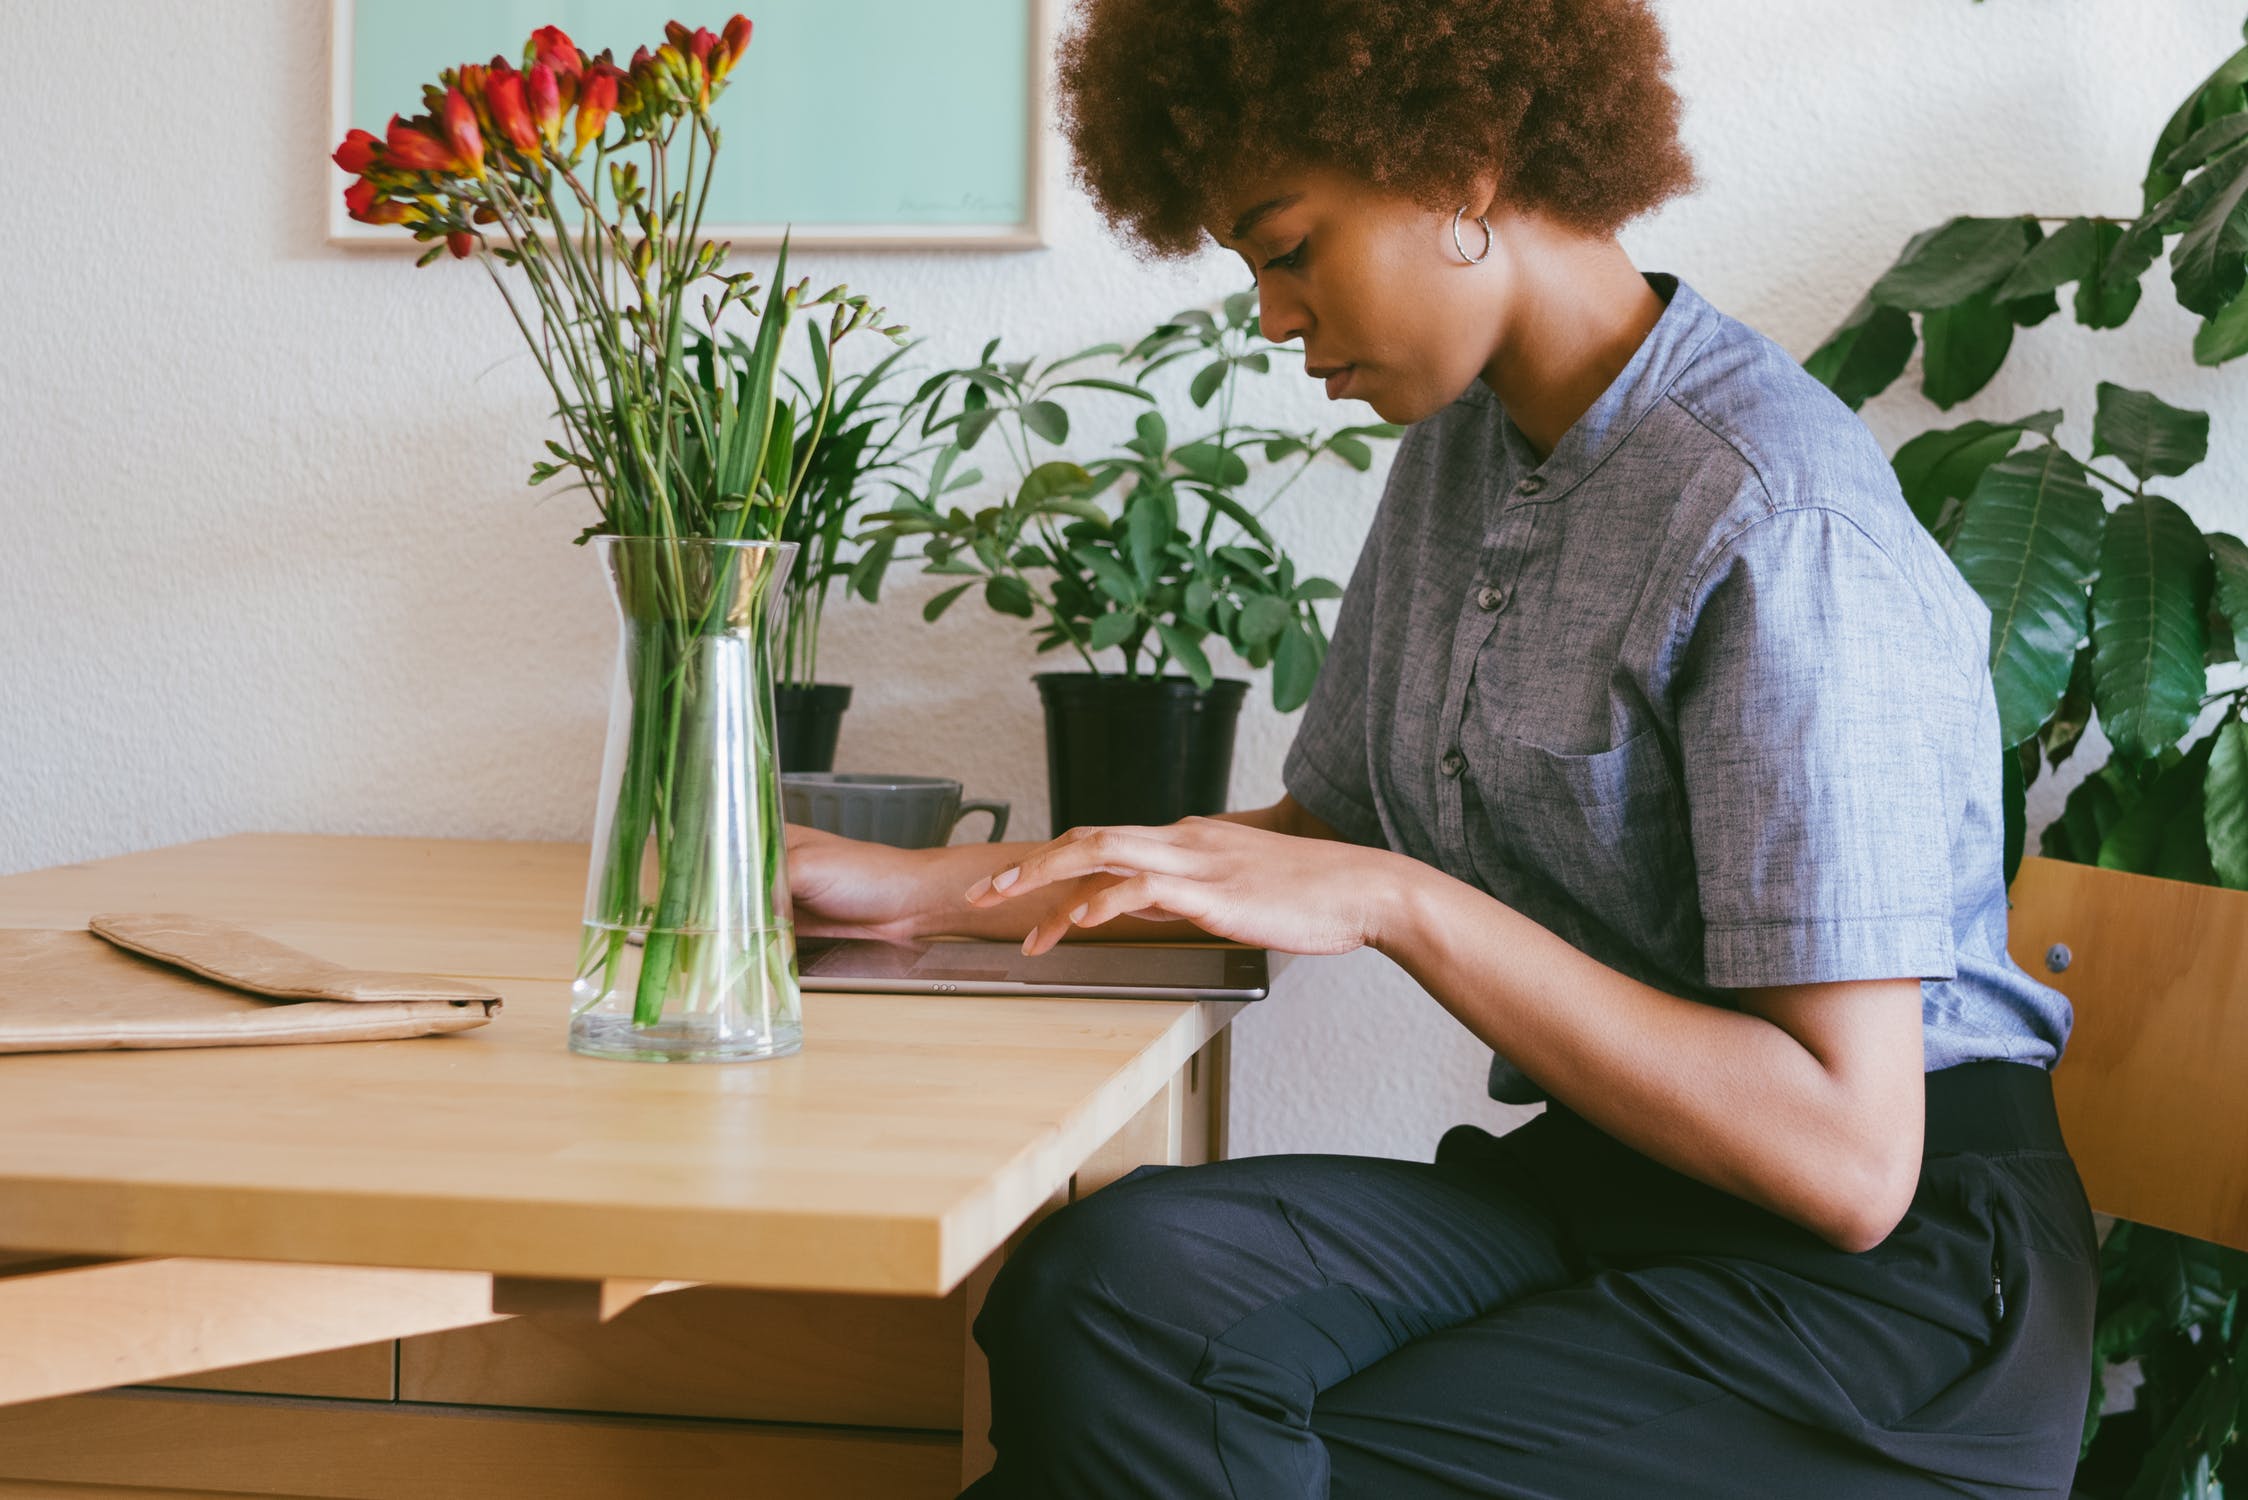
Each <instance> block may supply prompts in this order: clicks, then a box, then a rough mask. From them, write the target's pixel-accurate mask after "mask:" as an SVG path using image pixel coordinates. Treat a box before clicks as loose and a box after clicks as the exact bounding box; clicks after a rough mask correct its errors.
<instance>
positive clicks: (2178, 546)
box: [2092, 495, 2210, 757]
mask: <svg viewBox="0 0 2248 1500" xmlns="http://www.w3.org/2000/svg"><path fill="white" fill-rule="evenodd" d="M2209 589H2210V560H2209V547H2208V544H2207V543H2206V542H2204V541H2203V540H2202V537H2201V528H2199V527H2198V526H2195V525H2194V524H2193V520H2192V518H2191V517H2189V516H2188V515H2187V514H2186V513H2185V512H2184V511H2183V510H2180V509H2179V508H2178V506H2177V505H2176V504H2175V503H2174V502H2172V501H2169V500H2165V499H2163V498H2162V497H2161V496H2160V495H2148V496H2145V497H2143V498H2141V499H2136V500H2131V501H2128V502H2126V503H2125V504H2124V505H2122V506H2121V507H2120V508H2119V509H2117V511H2116V512H2115V514H2114V515H2112V516H2110V517H2109V518H2108V523H2107V532H2106V536H2105V537H2104V539H2103V540H2102V542H2101V545H2100V576H2099V578H2098V580H2097V581H2096V582H2095V583H2094V584H2093V585H2092V701H2093V703H2094V704H2095V705H2096V707H2097V709H2098V712H2099V716H2100V724H2101V727H2102V728H2104V729H2105V730H2106V731H2107V737H2108V741H2109V743H2110V744H2112V745H2114V746H2115V748H2116V750H2117V751H2118V752H2119V753H2121V754H2124V755H2133V756H2141V757H2143V756H2149V755H2153V754H2154V753H2156V752H2157V751H2159V750H2161V749H2162V748H2163V747H2164V746H2166V745H2171V744H2175V743H2176V742H2177V741H2178V739H2179V738H2180V737H2182V736H2183V735H2184V734H2185V732H2186V731H2187V730H2188V729H2190V728H2192V727H2193V721H2194V719H2195V717H2196V716H2197V715H2198V713H2199V712H2200V701H2201V693H2202V690H2203V688H2204V687H2206V686H2207V683H2208V673H2207V669H2206V668H2205V667H2204V665H2203V663H2202V660H2201V654H2202V651H2203V649H2204V647H2205V646H2206V644H2207V635H2206V632H2205V627H2204V626H2203V624H2202V613H2203V611H2204V609H2205V608H2206V607H2207V603H2208V598H2209Z"/></svg>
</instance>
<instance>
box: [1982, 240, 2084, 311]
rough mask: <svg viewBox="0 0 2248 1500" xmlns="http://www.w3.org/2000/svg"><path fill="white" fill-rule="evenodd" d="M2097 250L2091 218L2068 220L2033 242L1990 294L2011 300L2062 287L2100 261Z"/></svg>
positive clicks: (2075, 279)
mask: <svg viewBox="0 0 2248 1500" xmlns="http://www.w3.org/2000/svg"><path fill="white" fill-rule="evenodd" d="M2098 249H2099V230H2098V227H2097V226H2096V225H2094V224H2093V222H2092V221H2091V220H2090V219H2071V220H2069V221H2068V222H2067V223H2066V224H2063V225H2062V226H2061V227H2060V228H2058V229H2056V230H2054V231H2053V232H2052V233H2051V234H2049V235H2047V236H2046V237H2045V238H2044V239H2042V240H2039V241H2038V242H2037V243H2036V244H2035V245H2032V246H2031V247H2030V251H2029V253H2028V254H2027V255H2025V256H2023V257H2022V261H2021V264H2020V265H2018V266H2016V267H2014V270H2013V273H2012V274H2011V275H2009V276H2008V277H2007V278H2006V279H2005V280H2004V281H2002V282H2000V283H1999V284H1998V288H1997V290H1996V291H1994V292H1992V293H1991V295H1992V296H1993V297H1994V298H1996V299H1997V300H1998V301H2000V302H2012V301H2015V300H2017V299H2019V298H2023V297H2034V296H2036V295H2038V294H2039V293H2040V292H2050V291H2054V290H2056V289H2058V288H2060V287H2064V286H2066V285H2068V284H2069V283H2070V282H2072V281H2077V280H2080V279H2081V278H2083V277H2085V276H2087V275H2089V274H2091V272H2092V271H2093V270H2094V268H2095V267H2097V265H2098V264H2099V262H2098V260H2097V258H2096V255H2097V251H2098Z"/></svg>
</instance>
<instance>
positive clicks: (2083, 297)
mask: <svg viewBox="0 0 2248 1500" xmlns="http://www.w3.org/2000/svg"><path fill="white" fill-rule="evenodd" d="M2092 228H2093V240H2092V252H2091V255H2092V263H2091V267H2090V268H2089V269H2088V270H2086V272H2085V273H2084V275H2083V277H2082V278H2081V279H2079V280H2078V282H2077V283H2076V321H2077V322H2079V323H2082V324H2083V325H2084V326H2085V327H2086V328H2121V327H2122V326H2123V325H2124V324H2125V323H2127V322H2129V321H2130V318H2131V312H2132V309H2134V308H2136V307H2137V306H2138V305H2139V295H2140V293H2141V292H2142V291H2143V290H2144V288H2143V287H2141V285H2140V282H2139V278H2140V277H2142V276H2144V275H2145V274H2146V269H2147V267H2148V266H2150V265H2152V264H2154V252H2153V250H2152V249H2150V250H2148V252H2147V258H2146V259H2145V260H2144V261H2143V262H2139V263H2138V264H2137V265H2136V266H2135V267H2134V265H2133V264H2132V261H2133V260H2134V259H2135V257H2131V256H2121V257H2119V256H2118V255H2117V253H2116V246H2117V245H2119V244H2121V243H2122V241H2123V235H2124V226H2123V225H2121V224H2111V223H2100V224H2095V225H2093V226H2092Z"/></svg>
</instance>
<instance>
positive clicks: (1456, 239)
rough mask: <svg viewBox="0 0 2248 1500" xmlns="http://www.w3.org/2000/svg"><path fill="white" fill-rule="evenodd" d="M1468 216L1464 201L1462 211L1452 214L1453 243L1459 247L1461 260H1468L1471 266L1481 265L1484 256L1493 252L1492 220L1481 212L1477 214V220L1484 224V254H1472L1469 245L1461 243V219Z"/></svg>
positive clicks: (1461, 206)
mask: <svg viewBox="0 0 2248 1500" xmlns="http://www.w3.org/2000/svg"><path fill="white" fill-rule="evenodd" d="M1466 216H1467V205H1466V204H1465V203H1463V204H1461V205H1460V211H1459V212H1458V213H1456V214H1454V215H1452V243H1453V245H1454V246H1456V247H1457V248H1458V250H1459V252H1460V259H1461V260H1464V261H1466V262H1467V263H1468V264H1469V265H1471V266H1479V265H1481V264H1483V261H1484V258H1485V257H1486V256H1488V255H1489V254H1490V253H1491V221H1490V220H1489V219H1486V218H1484V217H1483V216H1482V215H1481V214H1477V215H1476V216H1475V222H1476V223H1478V224H1480V225H1482V226H1483V254H1482V255H1470V254H1468V253H1467V246H1466V245H1464V244H1461V243H1460V220H1461V219H1463V218H1465V217H1466Z"/></svg>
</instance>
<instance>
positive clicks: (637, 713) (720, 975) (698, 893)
mask: <svg viewBox="0 0 2248 1500" xmlns="http://www.w3.org/2000/svg"><path fill="white" fill-rule="evenodd" d="M592 545H593V546H594V548H595V549H596V553H597V555H598V556H599V558H600V559H601V564H602V571H603V575H604V577H605V578H606V579H607V581H608V584H609V589H610V596H611V599H612V601H613V602H614V603H615V605H616V610H617V622H618V627H619V634H618V640H617V666H616V676H615V681H614V686H613V688H612V690H611V693H610V699H609V740H608V748H607V750H606V752H605V753H604V755H603V757H602V766H601V798H600V803H599V807H598V811H597V813H596V816H595V821H594V829H593V856H592V862H591V870H590V871H589V873H588V875H587V879H586V894H585V931H584V936H583V939H582V941H581V942H580V944H579V950H578V966H577V979H576V982H575V984H574V985H573V991H574V994H575V1000H574V1003H573V1005H572V1010H571V1016H570V1050H572V1051H573V1052H582V1053H585V1054H587V1055H588V1056H592V1057H608V1058H622V1059H629V1060H634V1061H646V1062H733V1061H747V1060H752V1059H756V1058H765V1057H784V1056H787V1055H788V1054H790V1053H793V1052H796V1051H798V1050H799V1049H801V1047H802V1046H803V1042H804V1022H803V1005H802V1000H801V997H800V995H799V992H798V989H797V973H796V938H795V924H794V920H793V912H792V911H791V908H790V905H789V890H788V860H787V843H786V840H785V838H784V836H783V829H782V826H781V823H782V814H781V800H780V776H779V766H778V762H777V759H776V756H775V738H774V718H773V675H774V660H775V652H774V650H773V643H774V641H775V640H776V638H777V634H778V622H779V620H780V619H781V616H782V609H781V605H782V600H783V587H782V586H783V583H784V581H785V580H786V578H787V576H788V570H789V566H790V564H791V563H793V562H794V561H795V557H796V544H795V543H794V542H728V541H713V540H706V539H700V538H685V539H677V540H673V539H667V538H658V537H619V536H600V537H595V538H594V539H593V543H592Z"/></svg>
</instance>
